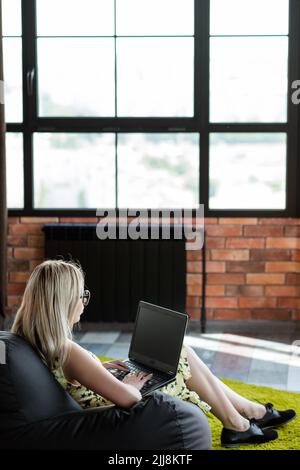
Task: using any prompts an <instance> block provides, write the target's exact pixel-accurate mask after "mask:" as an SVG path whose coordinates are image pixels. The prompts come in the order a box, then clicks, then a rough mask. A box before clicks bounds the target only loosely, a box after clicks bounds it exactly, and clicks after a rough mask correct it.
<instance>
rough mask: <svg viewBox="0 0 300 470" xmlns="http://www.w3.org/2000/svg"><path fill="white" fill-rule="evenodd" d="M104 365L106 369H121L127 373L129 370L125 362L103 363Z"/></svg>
mask: <svg viewBox="0 0 300 470" xmlns="http://www.w3.org/2000/svg"><path fill="white" fill-rule="evenodd" d="M102 365H103V367H105V369H120V370H125V371H128V370H129V367H128V366H127V365H126V364H124V362H122V361H118V360H116V361H107V362H102Z"/></svg>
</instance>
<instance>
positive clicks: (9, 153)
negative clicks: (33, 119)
mask: <svg viewBox="0 0 300 470" xmlns="http://www.w3.org/2000/svg"><path fill="white" fill-rule="evenodd" d="M6 165H7V170H6V182H7V207H9V208H10V209H15V208H16V209H19V208H23V207H24V171H23V136H22V134H20V133H11V132H7V133H6Z"/></svg>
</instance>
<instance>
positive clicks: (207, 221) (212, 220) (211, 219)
mask: <svg viewBox="0 0 300 470" xmlns="http://www.w3.org/2000/svg"><path fill="white" fill-rule="evenodd" d="M218 222H219V220H218V217H204V225H215V224H217V223H218Z"/></svg>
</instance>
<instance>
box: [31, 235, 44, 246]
mask: <svg viewBox="0 0 300 470" xmlns="http://www.w3.org/2000/svg"><path fill="white" fill-rule="evenodd" d="M44 245H45V237H43V236H38V235H29V236H28V246H29V247H30V248H42V247H43V246H44Z"/></svg>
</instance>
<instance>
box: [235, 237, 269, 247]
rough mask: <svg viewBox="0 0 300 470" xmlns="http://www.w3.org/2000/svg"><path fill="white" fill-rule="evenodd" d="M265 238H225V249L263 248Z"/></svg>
mask: <svg viewBox="0 0 300 470" xmlns="http://www.w3.org/2000/svg"><path fill="white" fill-rule="evenodd" d="M264 246H265V238H247V237H242V238H238V237H235V238H227V240H226V248H264Z"/></svg>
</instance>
